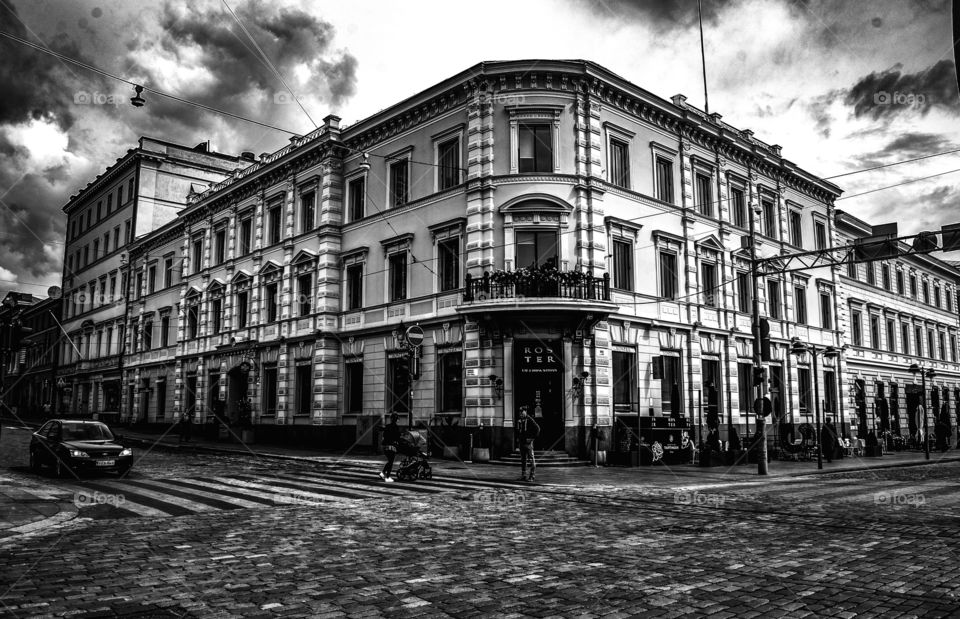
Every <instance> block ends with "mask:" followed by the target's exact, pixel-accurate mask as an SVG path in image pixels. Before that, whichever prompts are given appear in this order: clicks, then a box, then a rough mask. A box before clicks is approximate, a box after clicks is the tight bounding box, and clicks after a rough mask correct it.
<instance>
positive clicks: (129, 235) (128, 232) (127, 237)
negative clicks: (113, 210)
mask: <svg viewBox="0 0 960 619" xmlns="http://www.w3.org/2000/svg"><path fill="white" fill-rule="evenodd" d="M132 240H133V228H132V227H131V226H130V220H127V221H126V223H124V226H123V242H124V243H129V242H130V241H132Z"/></svg>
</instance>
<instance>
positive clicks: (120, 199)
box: [117, 185, 123, 208]
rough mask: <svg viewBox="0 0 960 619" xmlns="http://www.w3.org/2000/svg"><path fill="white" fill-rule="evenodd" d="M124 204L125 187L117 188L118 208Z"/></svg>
mask: <svg viewBox="0 0 960 619" xmlns="http://www.w3.org/2000/svg"><path fill="white" fill-rule="evenodd" d="M121 204H123V185H120V186H119V187H117V208H119V207H120V205H121Z"/></svg>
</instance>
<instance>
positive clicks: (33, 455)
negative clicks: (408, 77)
mask: <svg viewBox="0 0 960 619" xmlns="http://www.w3.org/2000/svg"><path fill="white" fill-rule="evenodd" d="M30 470H31V471H33V472H34V473H39V472H40V457H39V456H37V452H36V451H34V450H33V449H31V450H30Z"/></svg>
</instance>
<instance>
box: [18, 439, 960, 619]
mask: <svg viewBox="0 0 960 619" xmlns="http://www.w3.org/2000/svg"><path fill="white" fill-rule="evenodd" d="M6 439H7V437H6V434H5V436H4V440H6ZM13 466H17V465H16V464H13ZM376 467H377V465H376V464H374V463H346V464H339V465H335V466H331V465H327V466H321V465H319V464H312V463H297V462H291V463H287V462H278V461H268V462H262V461H257V460H255V459H253V458H235V457H220V456H212V455H205V456H190V455H184V454H156V455H154V454H151V456H150V457H148V458H146V459H144V460H143V461H142V462H141V463H140V465H139V466H138V468H137V472H136V474H135V475H134V476H133V477H131V478H130V479H129V480H120V479H117V478H115V477H110V476H99V477H96V478H92V479H84V480H81V481H76V480H55V479H52V478H50V477H48V476H39V477H38V476H32V475H31V474H29V473H26V472H25V471H21V470H17V469H15V468H14V469H10V468H5V469H4V470H3V471H2V472H3V474H5V475H8V476H10V477H16V478H18V479H20V480H21V481H23V480H26V481H24V483H28V484H29V487H30V488H31V489H34V490H36V491H38V492H40V491H43V492H53V493H56V492H61V493H63V494H64V495H71V494H75V493H77V492H85V491H92V492H93V493H94V494H91V495H90V496H89V497H88V498H92V499H93V500H88V498H85V499H83V500H82V501H80V503H81V506H80V508H79V516H78V517H76V518H74V519H73V520H70V521H69V522H66V523H60V524H58V525H56V526H51V527H48V528H45V529H41V530H38V531H34V532H32V533H30V534H28V535H19V536H11V537H7V538H5V539H0V556H2V557H3V559H2V561H0V614H2V615H3V616H11V617H31V616H67V615H70V616H77V617H93V616H158V617H160V616H181V617H182V616H196V617H208V616H211V617H212V616H216V617H220V616H262V617H271V616H312V617H317V616H318V617H375V616H396V617H414V616H416V617H420V616H427V617H445V616H455V617H473V616H476V617H481V616H518V617H519V616H536V617H548V616H562V617H570V616H573V617H599V616H614V617H617V616H650V617H654V616H657V617H681V616H710V617H759V616H776V617H780V616H786V617H805V616H806V617H843V618H850V617H901V616H908V617H909V616H915V617H948V616H957V615H960V598H958V595H960V573H958V572H960V557H958V556H957V547H958V546H957V536H958V535H960V526H958V525H960V519H958V514H960V510H958V507H960V488H956V484H955V480H956V479H957V477H958V474H960V464H956V463H950V464H940V465H934V466H924V467H911V468H904V469H884V470H876V471H873V470H870V471H860V472H848V473H840V474H833V475H810V476H807V477H793V478H782V479H781V478H776V479H759V480H758V479H743V478H738V479H732V480H714V479H701V480H697V479H693V478H691V479H676V480H674V481H672V482H670V481H669V480H661V482H660V483H657V484H656V485H651V484H649V483H645V482H643V481H642V479H640V478H637V477H634V479H636V481H635V482H633V483H625V482H623V481H622V480H617V482H616V483H604V481H603V479H602V478H599V477H595V475H596V474H597V473H587V472H584V473H583V474H584V475H587V476H589V478H588V482H587V483H574V479H575V477H574V476H573V474H571V475H570V476H568V477H566V478H565V481H566V482H570V483H565V484H562V485H561V484H545V485H537V486H527V485H524V484H522V483H517V482H511V481H508V480H507V479H506V475H507V473H499V474H498V475H497V476H499V477H500V479H492V480H483V479H476V476H477V475H478V474H480V473H477V472H476V469H475V468H464V467H457V468H454V467H453V466H451V467H448V468H447V469H446V470H444V469H443V467H439V468H438V478H437V479H435V480H431V481H420V482H417V483H416V484H399V483H398V484H390V485H388V484H383V483H381V482H379V480H377V479H376V478H375V477H374V475H375V471H376V470H377V468H376ZM490 468H491V469H492V468H493V467H490ZM485 472H486V471H485V470H484V469H481V473H485ZM514 473H515V472H514ZM551 475H553V472H551ZM96 493H99V495H97V494H96ZM125 493H126V494H125ZM121 495H124V499H125V501H124V502H121V501H120V500H119V497H120V496H121ZM127 495H129V496H127ZM98 496H99V498H98ZM110 496H112V497H113V499H112V501H111V500H109V499H108V497H110ZM100 499H102V500H100ZM144 499H149V501H147V500H144ZM150 501H152V503H151V502H150ZM151 507H152V509H154V510H156V512H150V511H149V509H148V508H151Z"/></svg>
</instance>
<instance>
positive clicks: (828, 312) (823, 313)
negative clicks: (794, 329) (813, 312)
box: [820, 292, 833, 329]
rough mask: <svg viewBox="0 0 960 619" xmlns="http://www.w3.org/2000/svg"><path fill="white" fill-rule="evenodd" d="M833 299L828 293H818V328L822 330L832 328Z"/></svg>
mask: <svg viewBox="0 0 960 619" xmlns="http://www.w3.org/2000/svg"><path fill="white" fill-rule="evenodd" d="M832 306H833V298H832V297H831V296H830V293H829V292H821V293H820V326H821V327H822V328H824V329H832V328H833V307H832Z"/></svg>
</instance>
